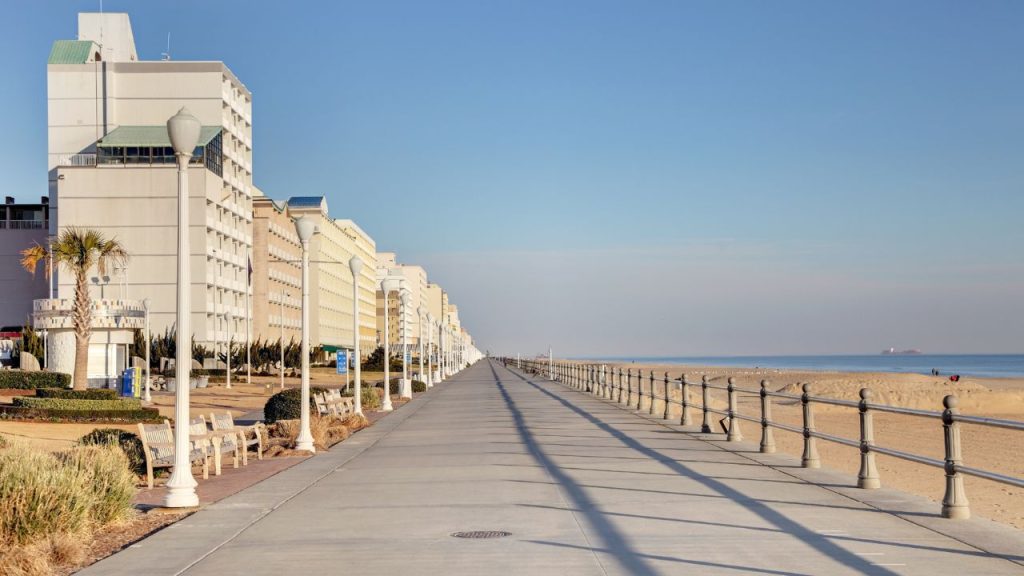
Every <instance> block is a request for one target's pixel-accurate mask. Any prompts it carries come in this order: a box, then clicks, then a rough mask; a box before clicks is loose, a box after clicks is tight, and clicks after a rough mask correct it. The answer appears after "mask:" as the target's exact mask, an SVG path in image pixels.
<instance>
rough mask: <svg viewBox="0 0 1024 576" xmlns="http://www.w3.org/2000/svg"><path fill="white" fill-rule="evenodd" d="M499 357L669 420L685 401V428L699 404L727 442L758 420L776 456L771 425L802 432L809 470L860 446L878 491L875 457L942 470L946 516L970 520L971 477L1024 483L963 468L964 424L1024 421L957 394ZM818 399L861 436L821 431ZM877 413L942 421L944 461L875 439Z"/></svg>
mask: <svg viewBox="0 0 1024 576" xmlns="http://www.w3.org/2000/svg"><path fill="white" fill-rule="evenodd" d="M500 360H501V361H502V362H504V363H505V365H506V366H509V365H512V366H518V367H519V368H520V369H522V370H524V371H527V372H530V373H533V374H537V375H541V376H544V377H552V379H553V380H555V381H557V382H561V383H563V384H565V385H567V386H569V387H571V388H573V389H575V390H579V391H581V392H588V393H591V394H593V395H595V396H597V397H599V398H603V399H605V400H608V401H611V402H614V403H616V404H621V405H625V406H626V407H629V408H632V409H634V410H638V411H641V412H645V413H647V414H649V415H659V416H660V417H661V418H663V419H666V420H668V419H670V413H669V408H670V407H671V406H673V405H675V406H680V407H681V409H682V410H681V413H680V416H679V424H680V425H682V426H692V425H694V421H693V415H692V414H691V412H692V411H693V410H694V409H699V410H700V414H701V423H700V431H701V432H702V433H713V430H712V428H711V424H710V415H711V414H718V415H721V416H724V418H723V419H722V423H723V426H724V427H725V430H724V434H725V437H726V440H728V441H729V442H739V441H741V440H743V434H742V432H741V430H740V422H741V421H748V422H753V423H756V424H758V425H760V428H761V439H760V451H761V452H762V453H766V454H770V453H774V452H775V450H776V447H775V437H774V435H773V428H777V429H780V430H785V431H788V432H793V433H795V434H799V435H801V436H802V437H803V453H802V455H801V458H800V463H801V466H803V467H804V468H819V467H821V458H820V456H819V455H818V446H817V441H818V440H825V441H828V442H833V443H836V444H840V445H843V446H849V447H851V448H856V449H858V450H859V451H860V470H859V471H858V473H857V487H858V488H864V489H875V488H879V487H881V478H880V476H879V474H878V467H877V466H876V464H875V455H876V454H884V455H886V456H892V457H894V458H899V459H902V460H907V461H910V462H915V463H917V464H923V465H925V466H931V467H935V468H942V469H943V471H944V472H945V476H946V488H945V494H944V495H943V498H942V516H943V517H945V518H954V519H963V518H969V517H970V507H969V503H968V501H967V494H966V492H965V491H964V476H965V475H966V476H974V477H977V478H984V479H986V480H991V481H994V482H1000V483H1003V484H1009V485H1011V486H1016V487H1018V488H1024V479H1021V478H1017V477H1014V476H1008V475H1005V474H999V473H996V472H991V471H987V470H983V469H980V468H975V467H972V466H967V465H965V464H964V462H963V447H962V442H961V438H960V425H961V424H975V425H980V426H989V427H995V428H1003V429H1008V430H1017V431H1024V422H1018V421H1015V420H1003V419H999V418H986V417H982V416H969V415H965V414H961V413H960V410H959V408H958V405H959V400H958V399H957V397H956V395H953V394H950V395H947V396H945V397H944V398H943V399H942V405H943V410H942V411H932V410H918V409H914V408H902V407H899V406H890V405H886V404H876V403H874V402H872V401H871V399H872V391H871V389H870V388H861V389H860V392H859V396H860V400H858V401H854V400H842V399H839V398H829V397H825V396H814V395H813V394H812V392H813V385H812V384H810V383H805V384H803V385H802V387H801V392H802V393H801V394H789V393H785V392H772V391H770V390H769V389H768V385H769V381H768V380H761V383H760V384H761V385H760V389H758V390H751V389H745V388H740V387H738V386H736V384H735V380H734V379H733V378H732V377H728V378H727V380H726V384H725V385H724V386H723V385H721V384H715V383H712V380H711V379H709V378H708V377H707V376H706V375H704V376H701V379H700V382H691V381H689V380H687V376H686V374H683V375H682V376H681V377H680V378H677V379H673V378H671V377H670V376H669V374H668V372H665V373H664V375H663V376H661V377H658V376H656V375H655V372H654V371H653V370H648V371H647V372H648V374H647V376H644V371H643V370H639V369H638V370H636V371H635V374H634V371H633V369H631V368H630V369H626V370H625V371H624V370H623V369H622V368H618V369H617V370H616V369H609V368H608V366H606V365H603V364H586V363H577V362H559V363H555V364H554V368H553V370H549V366H548V362H547V361H546V360H545V361H543V362H538V361H534V360H518V361H517V360H516V359H514V358H500ZM552 372H553V373H552ZM645 382H646V383H648V385H647V386H646V393H645V390H644V388H645V387H644V383H645ZM698 386H699V387H700V400H699V402H696V403H695V402H694V401H693V400H692V399H691V392H692V391H693V388H694V387H698ZM656 387H660V388H661V390H662V391H663V395H661V396H658V395H657V394H656V392H655V388H656ZM676 388H678V390H679V399H678V400H676V399H674V398H672V390H673V389H676ZM713 390H721V391H725V393H726V400H727V404H726V406H727V408H726V409H724V410H723V409H719V408H714V407H713V406H712V405H711V394H712V391H713ZM739 394H748V395H751V396H757V397H759V398H760V414H759V417H754V416H750V415H747V414H741V413H740V412H739V409H738V406H737V402H738V398H737V397H738V395H739ZM772 398H783V399H786V400H792V401H796V402H799V403H800V406H801V419H802V426H801V427H796V426H791V425H788V424H784V423H782V422H777V421H775V420H773V419H772ZM657 401H660V402H661V403H662V407H663V410H662V412H661V413H660V414H656V409H655V406H656V402H657ZM815 404H824V405H831V406H842V407H845V408H851V409H856V410H857V411H858V413H859V418H860V437H859V438H857V439H851V438H844V437H841V436H836V435H833V434H826V433H824V432H819V431H818V430H816V429H815V425H814V409H813V406H814V405H815ZM876 412H882V413H888V414H900V415H904V416H914V417H919V418H927V419H933V420H939V421H940V422H941V425H942V431H943V444H944V448H945V455H944V458H943V459H938V458H931V457H928V456H921V455H919V454H912V453H910V452H905V451H902V450H897V449H894V448H888V447H884V446H879V445H877V444H875V429H874V414H875V413H876ZM726 422H727V424H726Z"/></svg>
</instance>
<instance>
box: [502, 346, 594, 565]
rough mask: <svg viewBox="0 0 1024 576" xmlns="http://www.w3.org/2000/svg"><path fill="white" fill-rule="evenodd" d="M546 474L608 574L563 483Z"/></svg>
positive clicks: (548, 473) (591, 551) (545, 471)
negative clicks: (564, 489) (567, 496)
mask: <svg viewBox="0 0 1024 576" xmlns="http://www.w3.org/2000/svg"><path fill="white" fill-rule="evenodd" d="M502 368H505V370H508V371H509V372H511V369H510V368H507V367H504V366H502ZM544 474H546V475H547V477H548V480H550V481H551V484H552V485H553V486H554V487H555V492H557V493H558V497H559V498H560V499H561V500H562V504H563V505H564V506H565V511H566V512H568V513H569V516H571V517H572V520H573V522H575V523H576V527H577V528H579V530H580V534H582V535H583V540H584V541H585V542H586V543H587V548H589V549H590V553H591V554H592V555H593V557H594V560H595V561H596V562H597V565H598V566H600V567H601V572H603V573H604V574H605V575H607V574H608V569H607V568H605V565H604V562H602V561H601V557H600V556H599V555H598V554H597V547H596V546H594V543H593V542H591V541H590V536H589V535H588V534H587V531H586V529H584V527H583V524H582V522H580V519H579V516H578V515H577V511H576V510H575V506H573V505H572V504H570V503H569V500H568V499H566V496H565V492H564V491H563V490H562V487H561V485H560V484H559V483H558V481H557V480H556V479H555V477H554V476H553V475H552V474H551V470H549V469H548V468H547V467H544Z"/></svg>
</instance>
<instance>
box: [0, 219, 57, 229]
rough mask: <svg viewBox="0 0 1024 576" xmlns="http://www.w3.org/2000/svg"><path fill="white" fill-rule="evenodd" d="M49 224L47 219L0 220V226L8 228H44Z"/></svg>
mask: <svg viewBox="0 0 1024 576" xmlns="http://www.w3.org/2000/svg"><path fill="white" fill-rule="evenodd" d="M48 226H49V224H48V223H47V222H46V221H45V220H0V228H6V229H8V230H43V229H45V228H47V227H48Z"/></svg>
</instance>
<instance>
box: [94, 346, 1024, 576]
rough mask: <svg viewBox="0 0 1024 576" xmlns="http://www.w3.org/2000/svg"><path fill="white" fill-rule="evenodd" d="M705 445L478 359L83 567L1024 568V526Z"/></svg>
mask: <svg viewBox="0 0 1024 576" xmlns="http://www.w3.org/2000/svg"><path fill="white" fill-rule="evenodd" d="M710 438H711V437H710V436H709V437H708V438H707V439H706V438H704V437H702V436H701V435H699V434H690V433H686V434H684V433H680V432H679V431H678V427H673V426H666V425H664V424H662V423H661V422H657V421H654V420H651V419H648V418H645V417H642V416H640V415H637V414H634V413H632V412H630V411H628V410H626V409H623V408H620V407H618V406H616V405H614V404H611V403H608V402H605V401H602V400H599V399H597V398H593V397H591V396H589V395H586V394H583V393H580V392H576V391H573V390H570V389H568V388H566V387H564V386H562V385H560V384H556V383H551V382H547V381H544V380H541V379H534V378H531V377H527V376H523V375H521V374H518V373H515V372H512V371H509V370H506V369H505V368H503V367H502V366H501V365H500V364H498V363H492V362H487V361H483V362H479V363H477V364H475V365H473V366H472V367H470V368H469V369H467V370H465V371H464V372H462V373H461V374H459V375H457V376H456V377H454V378H452V379H450V380H449V381H448V382H445V383H444V384H441V385H440V386H439V387H436V388H435V389H434V390H432V391H431V392H430V393H428V394H425V395H423V396H422V397H420V398H417V399H416V400H414V401H413V402H411V403H409V404H408V405H407V406H405V407H404V408H402V409H401V410H399V411H397V412H395V413H394V414H392V415H391V416H388V417H387V418H385V419H383V420H381V421H380V422H378V423H377V424H376V425H375V426H373V427H371V428H369V429H367V430H364V431H362V432H360V433H358V434H356V435H355V436H353V437H352V438H350V439H349V440H347V441H345V442H343V443H342V444H340V445H338V446H337V447H335V449H333V450H331V451H330V452H329V453H326V454H322V455H318V456H317V457H316V458H312V459H310V460H308V461H306V462H304V463H302V464H300V465H298V466H295V467H293V468H291V469H289V470H286V471H284V472H282V473H281V474H278V475H277V476H274V477H272V478H270V479H268V480H266V481H264V482H262V483H260V484H258V485H256V486H254V487H252V488H250V489H248V490H245V491H243V492H241V493H239V494H237V495H235V496H232V497H229V498H227V499H225V500H223V501H221V502H219V503H217V504H214V505H212V506H209V507H207V508H205V509H203V510H202V511H200V512H198V513H197V514H195V515H193V516H191V517H189V518H188V519H186V520H184V521H182V522H180V523H178V524H176V525H174V526H172V527H170V528H168V529H167V530H164V531H163V532H161V533H158V534H157V535H155V536H153V537H151V538H149V539H147V540H144V541H142V542H140V543H138V544H136V545H135V546H133V547H132V548H129V549H128V550H126V551H124V552H122V553H120V554H118V555H115V556H113V557H111V558H108V559H107V560H104V561H102V562H100V563H98V564H96V565H94V566H93V567H91V568H89V569H87V570H85V571H83V572H82V573H83V574H105V575H112V574H117V575H120V574H124V575H129V574H131V575H140V574H182V573H184V574H189V575H207V574H209V575H215V574H273V575H275V576H280V575H282V574H344V573H356V574H376V575H380V576H388V575H398V574H417V575H424V574H450V575H457V574H465V575H481V574H499V575H502V576H508V575H511V574H530V575H544V574H552V575H556V574H557V575H574V574H580V575H583V574H586V575H590V574H593V575H600V574H635V575H646V574H695V573H699V574H778V575H782V574H957V573H964V574H1024V538H1022V537H1021V533H1020V532H1019V531H1015V530H1012V529H1009V528H1004V527H1001V526H998V525H995V524H993V523H990V522H986V521H976V520H971V521H968V522H952V521H948V520H942V519H939V518H936V517H935V516H936V513H937V512H938V506H937V504H935V503H928V502H926V501H923V499H917V498H914V497H910V496H907V495H905V494H900V493H898V492H892V491H886V490H880V491H873V492H872V493H871V497H872V498H873V499H874V500H872V501H863V502H862V501H860V500H856V499H854V498H851V495H852V496H855V497H858V498H860V495H858V494H856V493H855V492H856V491H855V490H850V489H848V488H846V487H847V486H849V485H850V484H851V482H852V479H851V478H849V477H843V476H840V475H837V474H832V473H828V472H821V471H805V470H801V469H799V468H798V465H796V464H795V461H794V460H793V459H791V458H788V457H785V456H776V455H771V456H764V455H760V454H756V446H754V445H753V444H746V445H741V446H740V447H739V448H738V449H737V448H736V447H735V445H730V446H728V447H726V446H725V444H724V443H722V442H717V441H712V440H710ZM863 493H864V491H860V494H863ZM865 502H868V503H865ZM872 504H874V506H881V505H883V504H884V505H885V506H886V507H887V508H889V509H898V510H900V515H895V514H891V513H888V512H882V511H880V510H878V509H877V508H876V507H874V506H873V505H872ZM469 530H504V531H508V532H511V536H508V537H505V538H498V539H486V540H472V539H459V538H453V537H451V536H450V534H451V533H453V532H457V531H469ZM940 531H942V532H947V533H948V535H947V534H943V533H941V532H940ZM966 542H973V543H975V545H974V546H972V545H969V544H967V543H966ZM978 542H983V543H984V544H983V545H979V544H978ZM985 550H989V551H996V552H999V553H1002V554H1003V556H1002V557H1000V556H997V555H995V554H993V553H991V552H986V551H985Z"/></svg>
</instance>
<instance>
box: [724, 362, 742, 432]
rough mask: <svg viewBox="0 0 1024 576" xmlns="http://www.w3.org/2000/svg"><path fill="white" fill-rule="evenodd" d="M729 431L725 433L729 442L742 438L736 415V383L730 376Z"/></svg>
mask: <svg viewBox="0 0 1024 576" xmlns="http://www.w3.org/2000/svg"><path fill="white" fill-rule="evenodd" d="M728 382H729V385H728V388H727V389H728V392H729V433H728V434H727V435H726V440H728V441H729V442H739V441H740V440H743V434H742V433H741V432H740V419H739V418H737V417H736V412H737V409H736V383H735V382H734V381H733V379H732V376H730V377H729V380H728Z"/></svg>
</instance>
